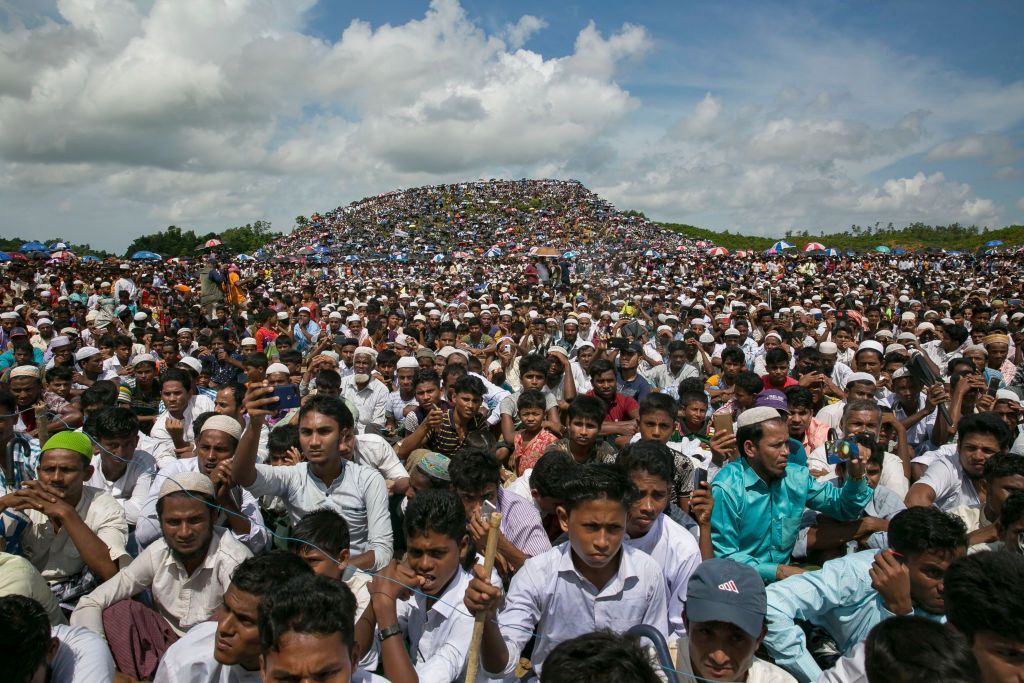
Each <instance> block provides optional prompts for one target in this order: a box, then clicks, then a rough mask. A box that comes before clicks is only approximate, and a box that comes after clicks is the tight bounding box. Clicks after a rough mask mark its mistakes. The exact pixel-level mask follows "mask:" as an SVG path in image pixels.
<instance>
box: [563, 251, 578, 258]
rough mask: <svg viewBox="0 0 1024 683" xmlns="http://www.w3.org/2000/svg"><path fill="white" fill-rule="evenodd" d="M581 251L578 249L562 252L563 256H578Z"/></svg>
mask: <svg viewBox="0 0 1024 683" xmlns="http://www.w3.org/2000/svg"><path fill="white" fill-rule="evenodd" d="M579 255H580V253H579V252H578V251H567V252H565V253H564V254H562V258H576V257H577V256H579Z"/></svg>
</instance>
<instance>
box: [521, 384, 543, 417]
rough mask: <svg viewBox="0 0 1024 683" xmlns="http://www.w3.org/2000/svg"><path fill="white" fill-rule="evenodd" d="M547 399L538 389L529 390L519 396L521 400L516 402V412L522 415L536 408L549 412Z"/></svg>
mask: <svg viewBox="0 0 1024 683" xmlns="http://www.w3.org/2000/svg"><path fill="white" fill-rule="evenodd" d="M547 405H548V404H547V399H546V398H545V397H544V393H543V392H541V391H539V390H537V389H528V390H526V391H524V392H523V393H521V394H520V395H519V399H518V400H516V410H518V411H519V412H520V413H521V412H523V411H524V410H527V409H529V408H536V409H537V410H540V411H541V412H545V411H546V410H547Z"/></svg>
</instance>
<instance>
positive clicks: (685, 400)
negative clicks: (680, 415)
mask: <svg viewBox="0 0 1024 683" xmlns="http://www.w3.org/2000/svg"><path fill="white" fill-rule="evenodd" d="M680 384H681V383H680ZM691 403H700V404H701V405H703V406H707V404H708V395H707V394H705V393H704V391H703V390H701V391H686V392H680V394H679V401H678V403H677V404H676V405H677V406H679V407H680V408H685V407H686V406H688V405H690V404H691Z"/></svg>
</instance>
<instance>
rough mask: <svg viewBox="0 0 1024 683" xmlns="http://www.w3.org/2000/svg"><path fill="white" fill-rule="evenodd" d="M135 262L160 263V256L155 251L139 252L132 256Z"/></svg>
mask: <svg viewBox="0 0 1024 683" xmlns="http://www.w3.org/2000/svg"><path fill="white" fill-rule="evenodd" d="M132 260H133V261H159V260H161V259H160V254H157V253H156V252H153V251H137V252H135V253H134V254H132Z"/></svg>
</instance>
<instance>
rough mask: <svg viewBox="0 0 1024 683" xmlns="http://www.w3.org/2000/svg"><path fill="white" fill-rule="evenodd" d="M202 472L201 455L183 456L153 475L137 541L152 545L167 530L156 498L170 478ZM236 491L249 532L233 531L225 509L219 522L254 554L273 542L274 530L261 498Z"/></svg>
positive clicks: (143, 506) (138, 526) (218, 524)
mask: <svg viewBox="0 0 1024 683" xmlns="http://www.w3.org/2000/svg"><path fill="white" fill-rule="evenodd" d="M198 471H199V458H182V459H181V460H175V461H174V462H172V463H171V464H169V465H168V466H167V467H165V468H163V469H162V470H160V471H159V472H158V473H157V475H156V476H155V477H153V483H152V485H151V486H150V488H149V493H148V495H147V496H146V500H145V502H144V503H143V505H142V511H141V512H140V513H139V518H138V522H137V523H136V527H135V540H136V541H138V543H139V545H140V546H146V545H149V544H150V543H152V542H153V541H155V540H156V539H158V538H160V536H161V534H162V533H163V532H162V531H161V530H160V516H159V515H158V514H157V512H156V501H157V499H158V498H159V497H160V487H161V486H163V485H164V482H165V481H166V480H167V479H168V478H170V479H174V475H176V474H180V473H182V472H198ZM236 491H238V494H239V495H238V499H237V500H240V504H239V506H238V509H239V511H240V512H241V513H242V514H243V515H245V517H246V519H248V520H249V533H247V534H236V533H235V532H234V531H232V530H231V529H230V527H229V526H228V519H227V513H226V512H224V511H220V512H218V514H217V519H216V521H215V524H216V525H217V526H220V527H224V528H225V529H228V531H231V535H233V536H234V537H235V539H237V540H238V541H239V542H241V543H244V544H245V545H246V547H248V548H249V550H251V551H252V552H253V553H254V554H257V553H261V552H263V551H264V550H265V549H266V547H267V545H268V544H269V543H270V532H269V531H267V527H266V526H265V525H264V523H263V513H262V512H260V504H259V501H258V500H256V497H255V496H253V495H252V494H251V493H249V492H248V491H246V490H245V489H244V488H242V487H241V486H239V487H237V489H236Z"/></svg>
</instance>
